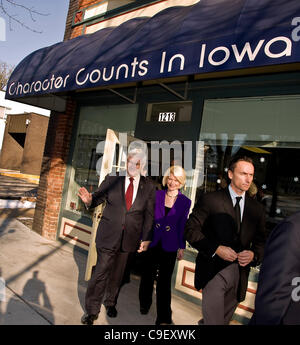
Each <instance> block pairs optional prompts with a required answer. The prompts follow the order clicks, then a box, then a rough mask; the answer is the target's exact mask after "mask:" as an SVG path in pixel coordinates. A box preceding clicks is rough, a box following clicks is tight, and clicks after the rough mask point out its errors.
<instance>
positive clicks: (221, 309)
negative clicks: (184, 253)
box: [185, 157, 265, 325]
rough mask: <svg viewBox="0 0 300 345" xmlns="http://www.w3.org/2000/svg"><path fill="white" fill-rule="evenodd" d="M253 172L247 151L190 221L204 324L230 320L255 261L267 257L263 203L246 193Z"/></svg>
mask: <svg viewBox="0 0 300 345" xmlns="http://www.w3.org/2000/svg"><path fill="white" fill-rule="evenodd" d="M253 176H254V165H253V162H252V160H251V159H250V158H248V157H235V158H233V159H232V161H231V162H230V164H229V170H228V177H229V179H230V180H231V183H230V185H229V186H228V187H227V188H225V189H222V190H219V191H216V192H213V193H208V194H205V195H203V196H202V197H201V198H200V200H199V201H198V202H197V204H196V205H195V207H194V209H193V212H192V213H191V215H190V217H189V219H188V221H187V224H186V227H185V238H186V240H187V241H188V242H189V243H190V244H191V245H192V246H193V247H194V248H196V249H197V250H198V256H197V259H196V268H195V287H196V289H197V290H200V289H202V312H203V320H201V323H202V324H214V325H216V324H229V322H230V320H231V318H232V316H233V314H234V311H235V309H236V307H237V305H238V302H240V301H242V300H244V299H245V296H246V290H247V285H248V275H249V272H250V266H251V265H252V266H256V265H258V264H259V263H260V261H261V260H262V257H263V248H264V243H265V216H264V210H263V207H262V206H261V205H260V204H259V203H258V202H257V201H256V200H254V199H252V198H250V197H249V196H248V195H247V193H246V192H247V190H248V189H249V187H250V185H251V183H252V181H253Z"/></svg>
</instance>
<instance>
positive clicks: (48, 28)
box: [0, 0, 69, 66]
mask: <svg viewBox="0 0 300 345" xmlns="http://www.w3.org/2000/svg"><path fill="white" fill-rule="evenodd" d="M10 1H13V2H15V3H18V4H20V5H23V6H26V7H27V8H31V9H33V10H35V11H37V12H40V13H42V14H45V15H39V14H34V13H32V16H33V19H34V21H33V20H32V19H31V17H30V14H29V12H28V11H26V10H25V9H24V8H21V7H18V6H12V5H9V4H8V2H7V0H4V1H3V4H4V5H5V6H6V9H7V11H8V12H9V13H10V14H11V15H15V16H16V18H17V19H18V20H19V21H21V22H22V23H24V25H26V26H28V27H30V28H31V29H32V30H35V31H41V33H37V32H33V31H31V30H28V29H26V28H25V27H23V26H21V25H20V24H18V23H16V22H14V21H11V23H9V19H8V18H7V16H5V15H4V14H3V13H2V12H1V9H0V61H3V62H6V63H8V64H9V65H14V66H16V65H17V64H18V63H19V62H21V61H22V59H23V58H25V57H26V56H27V55H29V54H30V53H32V52H33V51H35V50H37V49H40V48H44V47H47V46H49V45H52V44H55V43H57V42H61V41H62V40H63V37H64V31H65V25H66V18H67V13H68V7H69V0H10ZM3 39H4V40H3Z"/></svg>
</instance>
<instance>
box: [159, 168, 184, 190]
mask: <svg viewBox="0 0 300 345" xmlns="http://www.w3.org/2000/svg"><path fill="white" fill-rule="evenodd" d="M171 174H172V175H174V177H175V178H176V179H177V180H178V181H179V183H180V188H182V187H183V186H184V185H185V180H186V173H185V170H184V169H183V167H181V166H180V165H173V166H171V167H170V168H169V169H167V170H166V172H165V173H164V177H163V180H162V184H163V186H165V185H166V184H167V182H168V178H169V176H170V175H171Z"/></svg>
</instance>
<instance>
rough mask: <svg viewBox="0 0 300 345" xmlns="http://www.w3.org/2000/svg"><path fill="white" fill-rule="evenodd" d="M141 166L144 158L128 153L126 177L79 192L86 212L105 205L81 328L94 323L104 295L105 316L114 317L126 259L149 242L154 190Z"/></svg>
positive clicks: (116, 178)
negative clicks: (91, 191) (93, 190)
mask: <svg viewBox="0 0 300 345" xmlns="http://www.w3.org/2000/svg"><path fill="white" fill-rule="evenodd" d="M143 162H144V163H145V156H141V154H140V153H139V152H131V153H129V155H128V159H127V175H126V176H106V178H105V180H104V181H103V182H102V183H101V185H100V187H99V188H98V190H96V191H95V192H94V193H93V194H90V193H89V192H88V191H87V190H86V189H85V188H80V190H79V196H80V198H81V199H82V201H83V202H84V203H85V204H86V205H87V207H89V208H94V207H96V206H98V205H100V204H101V203H103V202H106V206H105V208H104V211H103V215H102V218H101V221H100V223H99V227H98V230H97V235H96V248H97V263H96V266H95V267H94V269H93V271H92V276H91V279H90V280H89V283H88V287H87V291H86V296H85V308H86V314H85V315H83V317H82V319H81V322H82V323H83V324H93V322H94V320H96V319H97V317H98V314H99V312H100V308H101V303H102V300H103V297H104V294H105V292H106V293H107V295H106V299H105V303H104V304H105V307H106V309H107V314H108V316H110V317H116V316H117V310H116V308H115V304H116V302H117V297H118V293H119V289H120V286H121V283H122V278H123V275H124V270H125V267H126V263H127V260H128V255H129V253H132V252H135V251H136V250H137V251H138V252H142V251H145V250H147V248H148V245H149V244H150V241H151V239H152V224H153V218H154V204H155V187H154V185H153V184H152V183H151V181H150V180H147V179H146V178H145V177H144V176H141V171H142V169H143V168H144V167H143Z"/></svg>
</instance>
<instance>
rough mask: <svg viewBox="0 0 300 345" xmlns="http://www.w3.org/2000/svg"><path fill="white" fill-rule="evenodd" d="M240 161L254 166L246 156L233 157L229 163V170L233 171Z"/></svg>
mask: <svg viewBox="0 0 300 345" xmlns="http://www.w3.org/2000/svg"><path fill="white" fill-rule="evenodd" d="M240 161H243V162H248V163H251V164H252V165H253V166H254V163H253V160H252V158H250V157H247V156H233V157H232V158H231V160H230V161H229V168H228V169H229V170H231V171H234V169H235V167H236V164H237V163H238V162H240Z"/></svg>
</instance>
